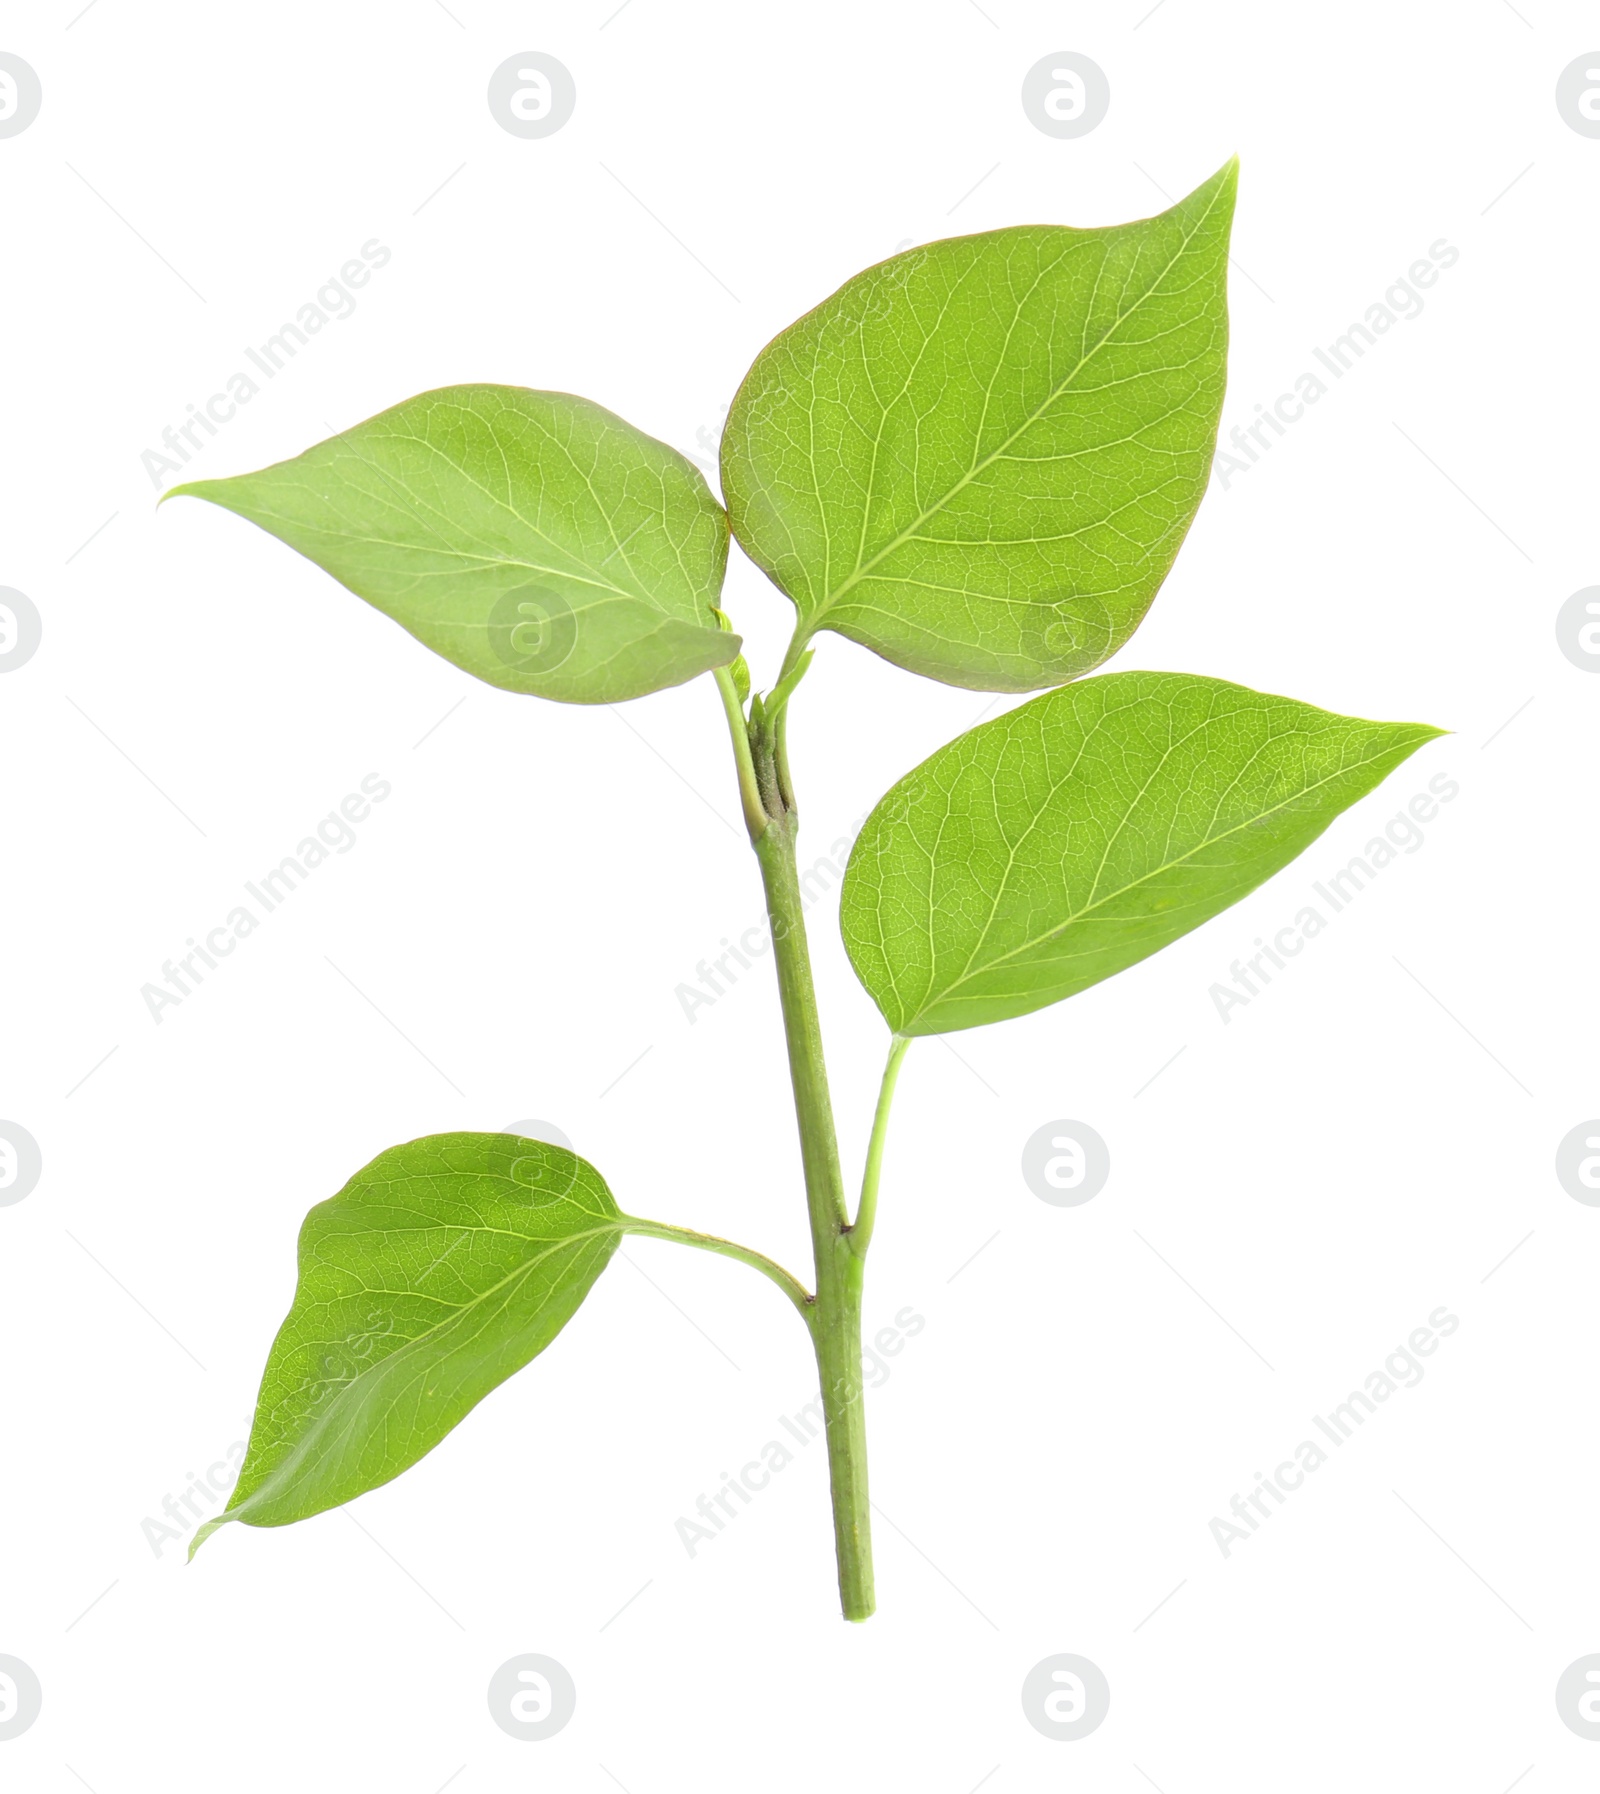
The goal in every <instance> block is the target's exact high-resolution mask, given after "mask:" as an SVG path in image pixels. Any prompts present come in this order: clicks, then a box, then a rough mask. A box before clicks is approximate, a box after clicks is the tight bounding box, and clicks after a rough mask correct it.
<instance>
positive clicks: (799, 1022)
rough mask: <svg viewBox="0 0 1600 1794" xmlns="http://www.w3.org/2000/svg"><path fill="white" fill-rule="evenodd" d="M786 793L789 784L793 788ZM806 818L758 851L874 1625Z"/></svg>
mask: <svg viewBox="0 0 1600 1794" xmlns="http://www.w3.org/2000/svg"><path fill="white" fill-rule="evenodd" d="M754 745H755V751H756V753H757V756H758V758H760V759H763V760H764V761H765V762H766V764H765V766H764V767H762V768H759V769H758V772H759V776H760V781H761V785H762V788H763V790H766V791H775V790H776V789H777V786H778V780H777V770H776V766H775V764H774V761H773V756H774V753H775V747H774V743H773V741H772V739H771V737H770V735H767V734H765V733H763V734H762V735H761V736H760V737H759V738H758V740H757V742H756V743H755V744H754ZM784 785H785V787H786V786H787V780H785V781H784ZM796 827H797V817H796V813H795V811H794V810H793V809H792V808H790V807H788V806H787V805H786V804H785V805H783V806H782V808H781V813H780V814H778V815H776V816H769V821H768V824H767V827H766V829H765V830H764V831H763V833H762V834H761V837H760V838H759V840H757V842H756V844H755V849H756V859H757V860H758V861H759V863H760V866H761V878H762V883H763V885H764V887H765V889H766V895H767V913H768V915H769V917H770V918H771V923H772V946H773V958H774V960H775V961H776V964H777V971H778V992H779V996H780V999H781V1001H782V1007H783V1028H784V1035H785V1038H786V1040H787V1043H788V1048H789V1075H790V1081H791V1083H792V1084H793V1086H794V1108H795V1119H796V1122H797V1123H798V1125H799V1131H800V1157H801V1163H802V1165H803V1167H804V1170H805V1182H806V1207H807V1211H808V1213H809V1215H810V1220H811V1249H812V1253H813V1255H814V1257H815V1261H816V1274H817V1295H816V1301H815V1304H814V1305H813V1308H812V1311H811V1338H812V1344H813V1346H814V1348H815V1351H816V1355H817V1371H818V1375H819V1378H820V1381H821V1385H822V1413H823V1420H824V1423H825V1425H826V1429H827V1439H828V1481H829V1487H830V1489H831V1492H832V1498H833V1533H834V1548H835V1554H836V1556H837V1559H838V1567H839V1602H840V1606H841V1607H842V1608H843V1610H844V1616H845V1618H846V1619H848V1620H864V1619H866V1618H868V1617H869V1616H870V1614H871V1613H872V1610H873V1605H874V1599H873V1581H872V1516H871V1507H870V1504H869V1501H868V1496H867V1430H866V1414H865V1411H864V1408H863V1405H862V1396H863V1393H864V1388H863V1383H862V1375H861V1289H862V1281H863V1271H864V1265H863V1261H862V1259H861V1257H860V1255H859V1254H858V1253H856V1252H854V1251H853V1250H852V1249H851V1246H850V1243H849V1224H850V1223H849V1211H848V1209H847V1208H846V1206H845V1195H844V1179H843V1177H842V1176H841V1174H840V1170H839V1146H838V1141H837V1139H836V1137H835V1135H834V1128H833V1106H832V1104H831V1102H830V1101H829V1097H828V1073H827V1067H826V1065H825V1064H824V1061H823V1053H822V1029H821V1024H820V1022H819V1020H818V1016H817V994H816V986H815V983H814V981H813V979H812V975H811V955H810V951H809V949H808V947H807V945H806V930H805V917H804V906H803V902H802V896H801V890H800V877H799V869H798V865H797V861H796V858H795V834H796Z"/></svg>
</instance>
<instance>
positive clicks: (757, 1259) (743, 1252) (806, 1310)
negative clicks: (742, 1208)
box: [623, 1215, 813, 1327]
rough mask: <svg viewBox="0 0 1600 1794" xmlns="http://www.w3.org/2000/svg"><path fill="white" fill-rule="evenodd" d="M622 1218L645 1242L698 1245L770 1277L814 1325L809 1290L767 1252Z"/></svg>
mask: <svg viewBox="0 0 1600 1794" xmlns="http://www.w3.org/2000/svg"><path fill="white" fill-rule="evenodd" d="M623 1219H624V1220H625V1222H626V1224H627V1225H626V1229H625V1231H626V1232H628V1233H636V1234H638V1235H640V1236H641V1238H643V1239H647V1240H676V1241H677V1242H678V1244H679V1245H680V1246H698V1247H699V1248H700V1249H701V1250H702V1251H703V1252H717V1253H720V1254H721V1255H722V1256H723V1257H724V1258H736V1259H738V1261H739V1263H740V1264H743V1265H749V1266H751V1267H752V1269H754V1270H757V1271H759V1272H760V1273H761V1275H762V1276H763V1277H770V1278H771V1279H772V1281H773V1282H774V1283H775V1284H777V1286H778V1288H779V1289H781V1290H782V1291H783V1293H784V1294H785V1295H786V1296H787V1297H788V1298H789V1300H790V1301H791V1302H793V1303H794V1305H795V1307H796V1308H798V1309H799V1310H800V1318H801V1319H802V1320H803V1321H804V1322H805V1323H806V1325H807V1326H808V1327H809V1326H810V1325H811V1313H812V1307H813V1301H812V1296H811V1293H810V1291H809V1290H808V1289H807V1288H806V1286H805V1285H804V1284H803V1283H802V1282H801V1281H800V1279H799V1278H798V1277H795V1276H792V1275H791V1274H790V1273H789V1272H788V1271H786V1270H785V1269H784V1268H783V1266H782V1265H780V1264H777V1263H775V1262H774V1261H773V1260H772V1259H770V1258H768V1257H767V1256H766V1254H765V1253H764V1252H753V1251H752V1250H751V1249H750V1248H749V1247H748V1246H740V1245H736V1244H735V1243H734V1242H733V1241H732V1240H725V1239H723V1238H722V1237H721V1236H720V1235H719V1234H715V1233H696V1232H694V1230H693V1229H692V1228H688V1227H669V1226H668V1225H667V1224H666V1222H665V1221H643V1220H641V1219H640V1218H639V1217H638V1216H637V1215H626V1216H624V1217H623Z"/></svg>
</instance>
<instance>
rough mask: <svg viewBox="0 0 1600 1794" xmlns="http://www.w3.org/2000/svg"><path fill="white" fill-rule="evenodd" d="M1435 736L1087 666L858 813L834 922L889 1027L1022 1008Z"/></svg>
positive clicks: (1083, 983) (1212, 890)
mask: <svg viewBox="0 0 1600 1794" xmlns="http://www.w3.org/2000/svg"><path fill="white" fill-rule="evenodd" d="M1439 733H1440V731H1439V730H1437V729H1433V728H1430V727H1429V726H1427V725H1425V724H1414V723H1372V722H1367V721H1364V720H1363V719H1361V718H1359V717H1347V716H1338V715H1336V714H1334V713H1333V712H1331V711H1326V710H1319V709H1317V708H1316V707H1315V706H1313V705H1310V704H1302V703H1299V702H1298V701H1296V700H1294V699H1292V698H1279V697H1273V696H1270V695H1268V694H1266V693H1262V692H1255V691H1250V690H1248V689H1247V688H1246V687H1244V686H1240V685H1233V684H1230V683H1228V682H1227V681H1225V680H1220V679H1207V678H1202V677H1200V676H1198V675H1194V674H1184V673H1133V672H1130V673H1105V674H1101V675H1099V676H1098V677H1096V678H1093V679H1086V680H1082V681H1079V682H1078V683H1076V684H1073V685H1067V686H1063V687H1060V688H1059V689H1058V690H1055V691H1051V692H1047V693H1046V694H1044V695H1043V696H1042V697H1038V698H1035V699H1033V700H1032V701H1031V702H1030V703H1027V704H1023V705H1021V706H1019V707H1018V708H1017V709H1016V710H1013V711H1010V712H1008V713H1007V714H1006V715H1005V716H1001V717H997V718H996V719H995V720H994V721H993V722H988V723H981V724H979V726H978V727H977V728H975V729H973V730H970V731H969V732H968V733H967V734H966V735H963V736H959V737H958V738H957V739H956V740H955V741H953V742H950V743H948V744H947V745H946V746H945V747H943V748H941V749H939V750H938V752H937V753H935V754H933V755H932V756H931V757H930V758H929V759H927V760H925V761H924V762H923V763H922V765H921V766H919V767H917V768H916V769H915V770H913V771H912V772H910V773H908V774H907V775H906V777H905V778H903V779H902V780H900V781H899V783H898V784H897V785H895V786H893V787H892V788H891V789H890V791H889V792H888V793H887V794H886V795H885V796H884V798H883V799H882V801H881V802H880V803H879V804H878V806H877V807H876V808H875V809H874V811H873V812H872V814H871V815H870V816H869V817H868V819H867V822H866V825H865V827H864V828H863V829H862V831H861V834H860V836H859V837H858V838H857V841H856V844H855V847H854V849H853V850H852V852H851V856H850V864H849V866H848V867H847V869H846V873H845V878H844V883H843V886H842V891H841V897H840V912H839V914H840V927H841V930H842V932H843V934H844V941H845V947H846V950H847V951H848V953H849V955H850V960H851V963H852V965H853V966H854V967H855V970H856V975H857V976H858V977H859V978H860V979H861V981H862V983H863V984H864V985H865V986H866V988H867V991H868V992H869V994H870V995H871V996H872V998H873V1000H874V1001H875V1002H876V1003H877V1005H878V1007H879V1009H880V1010H881V1011H882V1013H883V1016H884V1019H885V1020H886V1021H887V1022H888V1023H889V1026H890V1028H891V1029H892V1030H893V1031H894V1032H895V1033H897V1034H902V1035H916V1034H938V1033H945V1032H950V1031H954V1030H956V1029H960V1028H969V1027H977V1026H981V1025H983V1024H985V1023H988V1022H992V1021H1001V1020H1005V1019H1007V1018H1008V1017H1010V1016H1016V1015H1026V1014H1028V1013H1030V1012H1031V1011H1032V1010H1035V1009H1040V1008H1043V1007H1045V1006H1046V1005H1047V1004H1050V1003H1056V1002H1060V1001H1061V1000H1062V999H1063V998H1065V997H1069V996H1073V995H1075V994H1076V993H1077V992H1078V991H1080V990H1086V989H1087V988H1088V987H1089V986H1090V985H1092V984H1097V983H1099V982H1100V981H1101V980H1102V979H1104V978H1109V977H1112V976H1114V975H1115V974H1116V973H1117V972H1120V971H1123V970H1125V969H1126V968H1127V967H1128V966H1130V965H1134V964H1136V963H1137V962H1138V961H1139V960H1141V959H1145V958H1147V957H1148V956H1149V955H1150V954H1152V953H1155V952H1157V951H1159V950H1160V949H1161V948H1162V947H1164V946H1166V945H1168V944H1169V943H1170V942H1171V941H1174V940H1177V939H1178V938H1180V937H1181V936H1182V935H1184V934H1187V933H1188V932H1189V931H1190V930H1191V929H1193V928H1197V927H1199V926H1200V924H1201V923H1203V922H1205V921H1208V920H1209V919H1210V918H1211V917H1212V916H1214V915H1217V914H1218V913H1219V912H1220V911H1221V910H1223V909H1226V908H1227V907H1228V906H1229V905H1230V904H1233V903H1237V902H1238V901H1239V899H1240V898H1241V897H1244V896H1246V895H1248V894H1249V892H1251V891H1252V890H1254V889H1255V888H1256V886H1257V885H1259V884H1261V883H1262V882H1263V881H1264V880H1265V879H1267V878H1269V877H1271V876H1272V874H1273V873H1275V872H1277V871H1279V870H1280V869H1281V868H1282V867H1283V866H1285V865H1287V864H1288V863H1289V861H1290V860H1292V859H1293V858H1294V857H1295V856H1296V855H1297V854H1299V853H1301V852H1302V851H1303V850H1304V849H1305V848H1306V847H1308V846H1309V845H1310V844H1311V842H1312V841H1314V840H1315V839H1316V838H1317V836H1318V835H1320V834H1321V833H1322V831H1323V830H1324V829H1325V828H1326V827H1327V826H1328V825H1329V823H1331V822H1332V821H1333V819H1334V818H1335V817H1336V816H1338V815H1339V814H1340V813H1341V812H1342V811H1343V810H1344V809H1346V808H1347V807H1348V806H1349V805H1350V804H1352V803H1354V802H1356V801H1357V800H1358V799H1359V798H1360V797H1362V796H1364V795H1365V794H1366V793H1367V792H1368V791H1370V790H1372V789H1373V787H1374V786H1376V785H1377V784H1378V783H1379V782H1380V781H1381V780H1382V779H1383V778H1384V777H1385V776H1386V775H1387V774H1388V773H1389V772H1390V771H1392V770H1393V768H1394V767H1395V766H1397V765H1399V764H1400V762H1401V761H1402V760H1404V759H1406V758H1407V756H1408V755H1410V754H1411V753H1413V752H1415V750H1416V749H1417V748H1418V747H1420V746H1422V745H1423V743H1424V742H1426V741H1430V740H1432V739H1433V738H1434V737H1435V736H1436V735H1438V734H1439Z"/></svg>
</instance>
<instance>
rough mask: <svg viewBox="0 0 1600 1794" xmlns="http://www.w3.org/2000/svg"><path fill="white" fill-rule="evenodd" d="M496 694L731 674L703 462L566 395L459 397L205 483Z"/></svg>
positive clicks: (633, 692)
mask: <svg viewBox="0 0 1600 1794" xmlns="http://www.w3.org/2000/svg"><path fill="white" fill-rule="evenodd" d="M179 495H186V496H188V497H192V498H206V499H210V500H211V502H212V503H213V504H218V505H223V506H225V507H226V508H227V509H228V510H230V511H237V512H238V513H239V515H240V516H241V517H248V518H249V519H250V521H251V522H252V523H256V524H259V525H260V526H261V528H262V529H264V530H267V531H269V532H270V533H271V534H272V535H275V536H277V537H279V538H280V540H282V541H284V542H287V543H288V544H289V546H290V547H291V548H294V549H297V550H298V551H299V552H300V553H301V554H303V555H305V556H306V557H307V558H308V559H309V560H313V561H315V562H316V563H317V565H318V566H319V567H323V568H326V570H327V571H328V572H329V573H331V574H332V575H333V576H334V578H335V579H337V580H340V581H341V582H342V583H343V584H345V585H347V586H348V587H349V588H350V590H351V591H352V592H354V593H356V594H357V596H359V597H361V598H365V599H366V600H367V602H368V603H369V604H372V605H375V606H376V607H377V608H378V609H379V610H381V611H383V612H384V613H385V615H387V616H390V617H393V618H394V620H395V621H396V622H397V623H399V624H401V625H402V626H403V627H404V628H406V629H408V630H410V632H411V633H412V634H413V635H414V636H416V638H417V639H418V641H421V642H424V643H426V644H427V646H428V647H430V648H432V649H433V650H434V652H435V653H437V654H442V655H443V656H444V657H445V659H446V660H449V661H453V662H454V663H455V664H456V665H457V666H458V667H461V668H463V669H464V670H465V671H467V672H469V673H473V674H475V675H476V676H477V677H478V678H480V679H483V680H486V681H487V682H488V683H489V684H490V685H498V686H500V687H501V688H502V689H504V690H506V691H516V692H531V693H533V694H535V695H537V696H539V697H543V698H560V699H563V700H565V701H566V702H568V703H573V704H610V703H615V702H618V701H619V700H621V699H623V698H636V697H640V696H642V695H643V694H644V693H646V692H651V691H659V690H661V689H662V688H663V687H664V686H668V685H681V684H682V683H683V681H684V680H685V679H692V678H693V677H694V676H695V675H696V674H697V673H703V672H706V671H707V670H708V669H710V668H711V667H717V666H726V665H727V664H728V663H729V662H730V661H732V660H733V659H734V657H735V656H736V655H737V654H738V652H739V638H738V636H736V635H730V634H728V633H726V632H725V631H723V630H722V629H720V628H719V627H718V625H717V620H716V616H715V609H714V607H715V605H716V603H717V598H718V594H719V593H720V591H721V589H722V576H723V571H724V569H725V567H726V565H727V559H728V523H727V518H726V517H725V515H724V514H723V511H722V507H721V506H720V505H719V504H718V503H717V501H716V500H715V499H714V498H713V497H712V495H711V491H710V488H709V487H708V486H707V485H706V482H705V479H704V477H703V476H702V474H701V473H700V471H699V469H698V468H697V467H695V465H694V464H693V462H691V461H689V460H687V459H686V458H685V457H684V456H682V455H680V454H679V453H678V452H677V450H676V449H672V448H669V447H668V446H667V445H666V444H665V443H663V442H657V441H656V440H655V439H654V438H653V437H650V436H646V435H645V434H644V433H643V432H642V431H639V430H636V429H634V428H633V426H632V425H631V424H627V423H624V422H623V420H622V419H621V418H620V417H616V416H614V415H613V414H612V413H611V412H609V411H606V410H604V409H603V408H602V407H601V406H599V405H594V404H591V403H590V402H589V401H588V400H587V399H577V398H573V397H572V395H571V394H570V393H564V392H529V391H527V390H525V389H524V388H522V387H518V386H449V387H444V388H442V389H441V390H440V391H438V392H428V393H423V394H422V395H421V396H420V397H418V398H414V399H407V400H406V402H405V403H404V404H402V405H396V406H395V407H394V408H393V409H392V410H389V411H384V412H381V413H380V414H379V415H378V416H377V417H374V418H369V419H368V421H367V422H366V423H363V424H357V425H356V426H355V428H354V429H352V430H346V431H344V432H343V434H341V435H338V436H334V437H330V438H329V440H328V441H326V442H322V443H319V444H318V445H317V446H316V447H315V448H312V449H307V450H306V452H305V453H304V454H303V455H298V456H296V457H295V459H294V460H292V461H280V462H279V463H277V465H276V466H273V467H265V468H263V469H262V470H261V471H260V472H259V473H248V474H241V475H239V476H238V477H237V478H236V479H229V480H195V481H192V482H191V483H190V484H188V485H186V486H175V487H174V488H173V489H172V491H171V492H169V493H168V494H167V497H168V498H173V497H176V496H179Z"/></svg>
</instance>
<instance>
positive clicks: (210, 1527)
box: [184, 1514, 232, 1564]
mask: <svg viewBox="0 0 1600 1794" xmlns="http://www.w3.org/2000/svg"><path fill="white" fill-rule="evenodd" d="M231 1517H232V1516H231V1515H229V1514H218V1515H217V1517H216V1519H215V1520H207V1521H206V1523H205V1525H204V1526H202V1527H201V1528H200V1530H199V1531H198V1532H197V1533H196V1534H195V1535H194V1537H193V1538H192V1539H190V1541H189V1555H188V1556H187V1557H186V1558H185V1559H184V1562H185V1563H191V1564H192V1563H193V1562H194V1554H195V1552H197V1551H198V1550H199V1549H200V1547H201V1546H202V1545H203V1544H204V1543H205V1542H206V1540H207V1539H209V1538H210V1537H211V1535H212V1533H214V1532H215V1531H216V1530H217V1528H218V1527H219V1526H226V1525H227V1524H228V1521H229V1520H230V1518H231Z"/></svg>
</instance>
